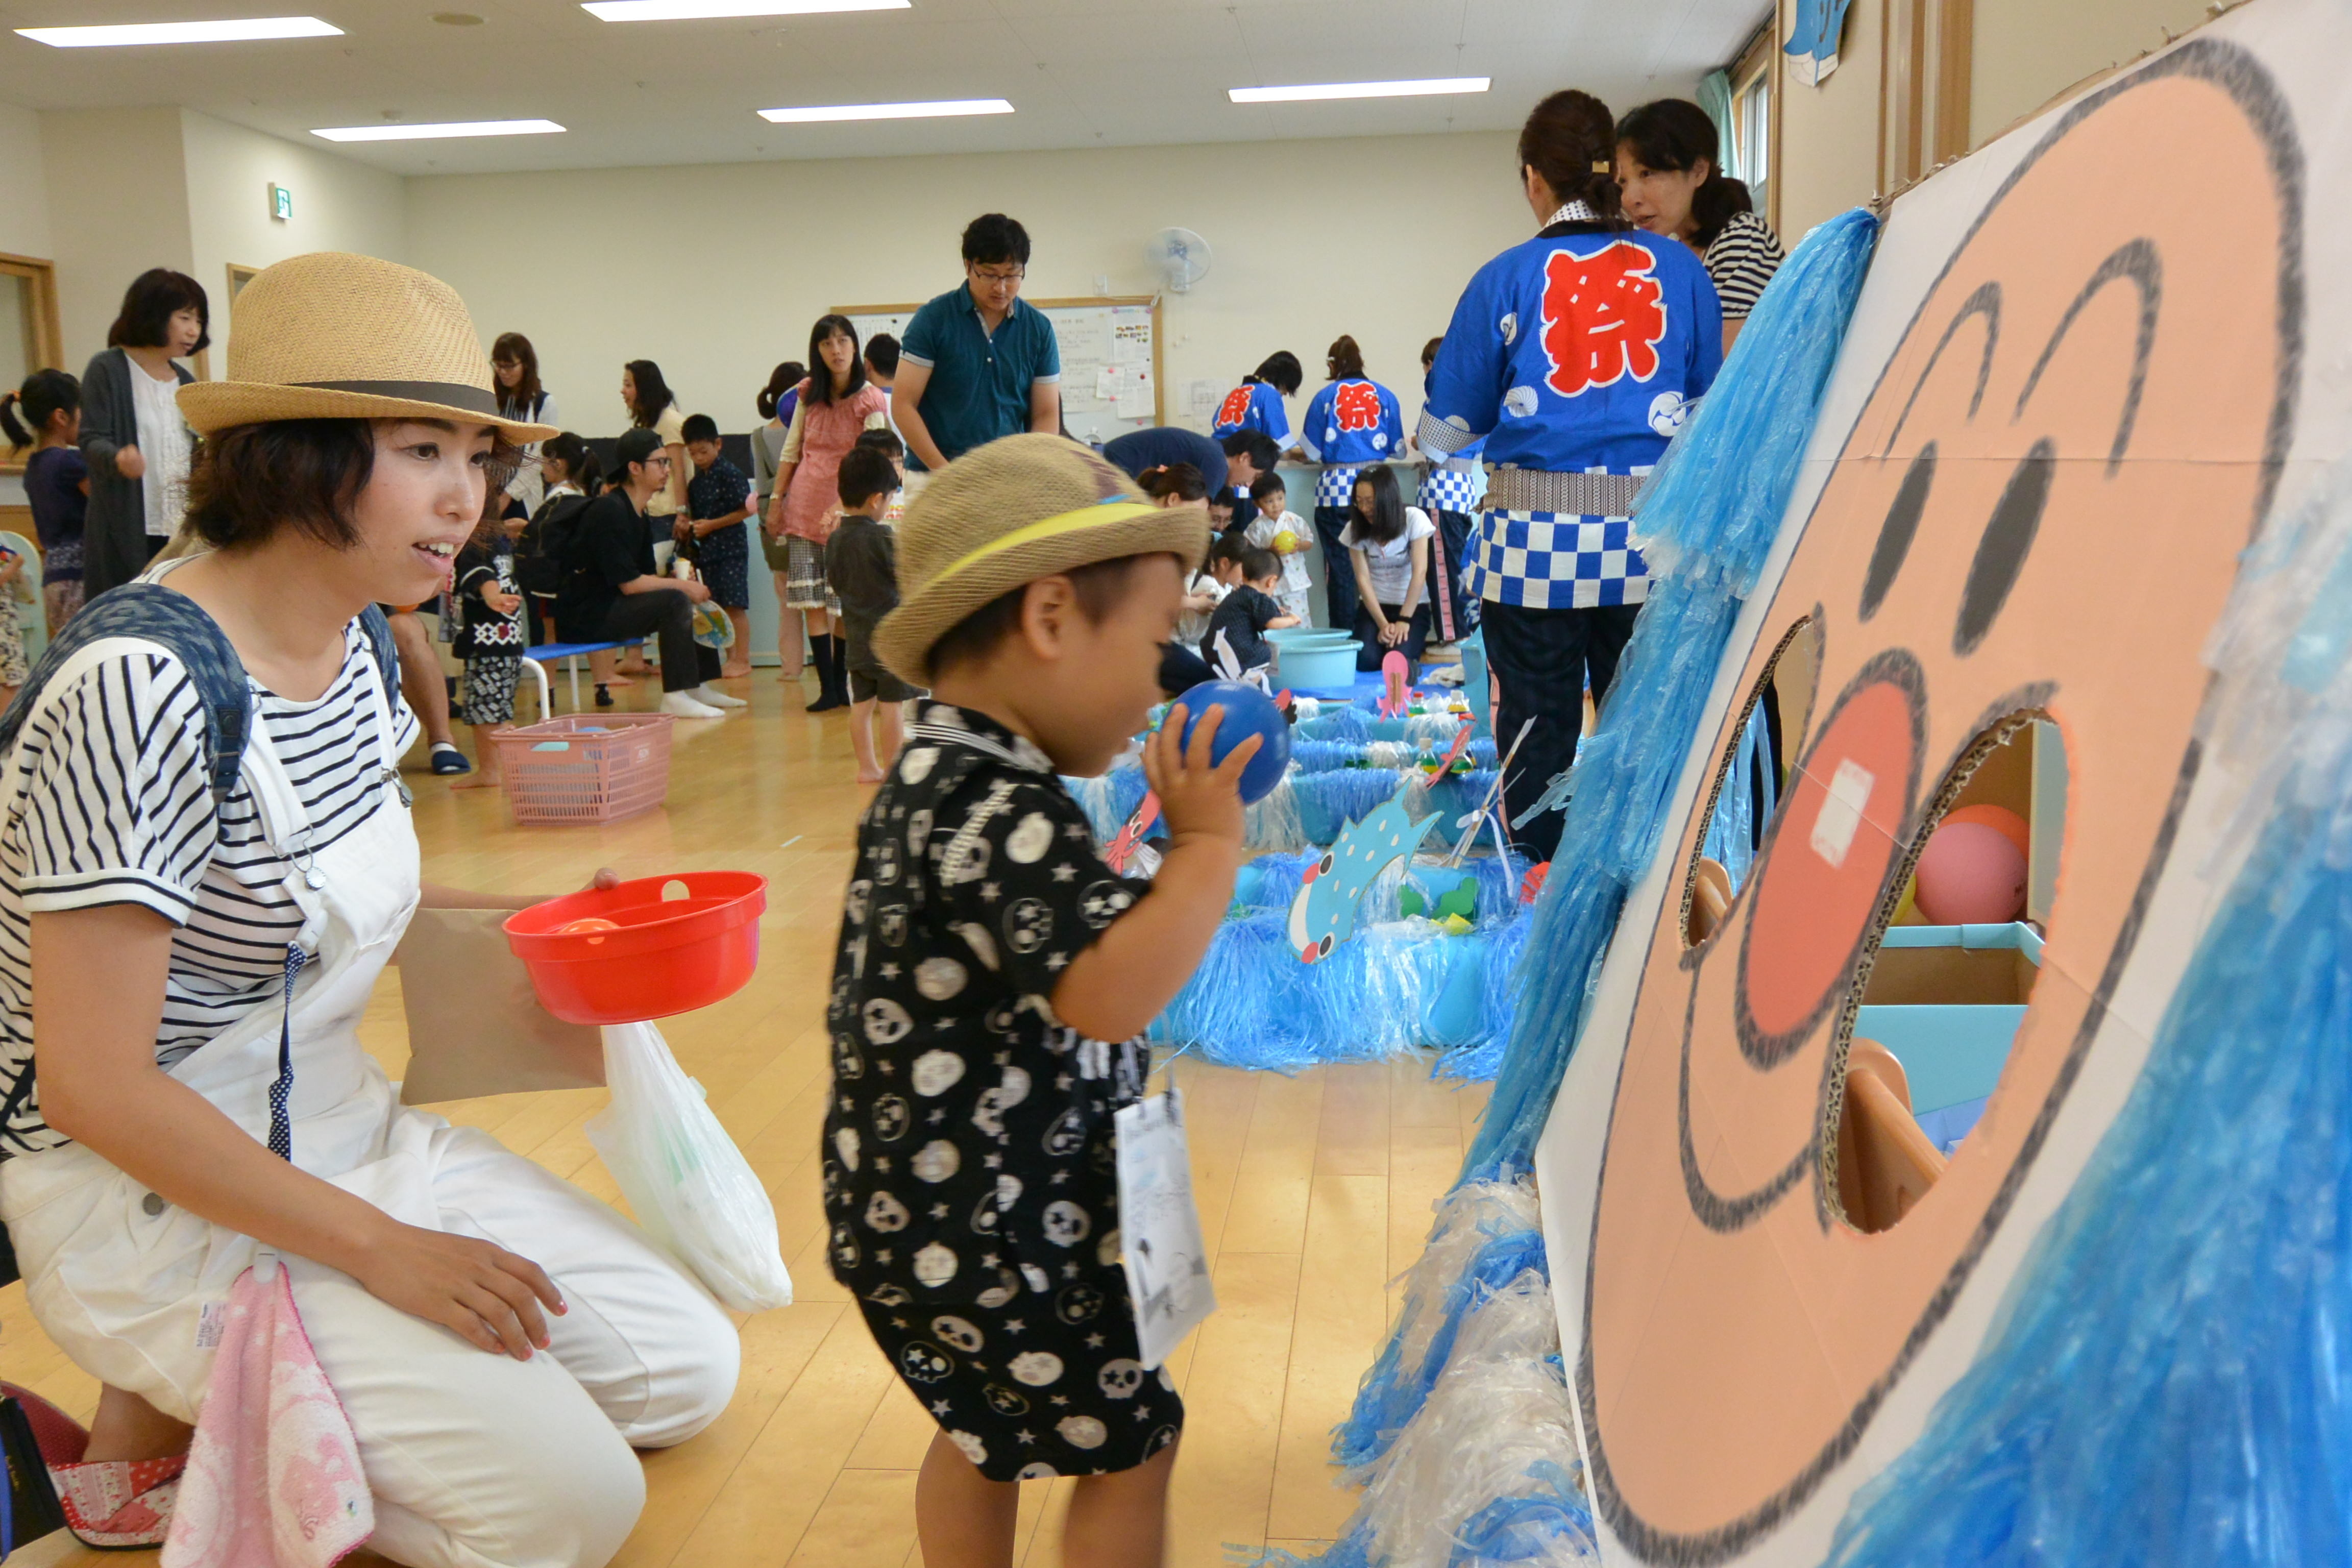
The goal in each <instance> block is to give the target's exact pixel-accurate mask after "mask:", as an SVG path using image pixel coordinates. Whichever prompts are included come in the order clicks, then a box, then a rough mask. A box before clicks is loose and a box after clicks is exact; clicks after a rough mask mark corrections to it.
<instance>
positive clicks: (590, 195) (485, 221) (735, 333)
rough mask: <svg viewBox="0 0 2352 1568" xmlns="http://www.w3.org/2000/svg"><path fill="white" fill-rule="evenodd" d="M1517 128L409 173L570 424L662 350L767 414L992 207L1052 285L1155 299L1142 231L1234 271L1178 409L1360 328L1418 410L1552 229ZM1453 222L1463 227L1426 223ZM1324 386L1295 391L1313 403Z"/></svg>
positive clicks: (1186, 305) (443, 246)
mask: <svg viewBox="0 0 2352 1568" xmlns="http://www.w3.org/2000/svg"><path fill="white" fill-rule="evenodd" d="M1512 174H1513V157H1512V152H1511V139H1510V138H1509V137H1508V136H1505V135H1496V134H1484V133H1482V134H1476V135H1459V136H1416V137H1396V138H1381V139H1368V140H1357V141H1333V142H1285V143H1283V144H1282V147H1281V149H1280V153H1279V156H1278V157H1276V158H1269V157H1268V155H1267V152H1266V150H1265V149H1264V148H1261V147H1256V146H1248V145H1227V146H1194V147H1144V148H1118V149H1106V150H1103V151H1098V152H1071V153H1018V154H985V155H971V156H964V157H929V158H891V159H887V160H886V159H845V160H839V161H832V162H793V163H735V164H724V165H705V166H698V167H689V168H675V169H623V170H611V171H603V172H583V173H560V174H513V175H464V176H438V177H427V178H418V179H411V180H410V181H409V182H408V244H409V256H408V260H409V261H410V263H411V264H412V265H415V266H417V267H421V268H425V270H426V271H428V272H431V273H434V274H435V275H436V276H437V277H440V278H442V279H446V280H447V281H448V282H449V283H451V284H453V285H455V286H456V287H457V289H458V291H459V292H460V293H462V294H463V295H464V296H465V297H466V300H467V304H468V305H469V306H470V307H471V308H472V310H473V314H474V321H475V325H476V326H477V327H478V328H479V329H480V331H481V333H482V335H483V338H484V340H485V342H487V341H488V339H489V338H491V337H493V336H495V335H496V334H497V333H499V332H500V331H520V332H523V333H525V334H526V335H528V336H529V337H530V340H531V342H532V343H533V345H534V346H535V347H536V348H537V349H538V351H539V354H540V363H541V371H542V374H543V375H544V377H545V380H546V382H547V384H548V387H549V390H550V391H551V393H552V394H553V395H554V396H555V397H556V399H557V401H558V403H559V405H561V410H562V416H563V422H564V423H565V424H566V425H568V426H572V427H573V428H575V429H578V430H580V431H581V432H582V433H583V434H587V435H600V434H611V433H613V432H614V431H617V430H618V429H620V428H621V427H622V426H623V425H624V422H625V414H624V412H623V410H622V407H621V404H620V397H619V384H620V377H621V365H622V363H623V362H624V361H626V360H631V359H640V358H642V359H651V360H655V361H656V362H658V363H660V365H661V367H662V371H663V373H664V374H665V375H666V376H667V378H668V380H669V382H670V384H671V385H672V386H673V387H675V388H676V389H677V393H678V397H679V401H680V402H681V403H682V404H683V405H685V406H686V408H687V409H688V411H689V412H698V413H708V414H710V415H712V416H714V417H716V418H717V419H718V420H719V423H720V425H721V426H722V427H723V428H727V429H730V430H741V429H746V428H748V427H749V426H751V424H753V423H754V422H755V420H756V416H755V415H754V413H753V410H752V406H751V405H752V398H753V397H754V395H756V394H757V393H758V392H759V390H760V388H761V386H762V385H763V384H765V383H766V381H767V377H768V373H769V371H770V369H771V368H772V366H773V365H774V364H775V363H778V362H779V361H782V360H786V359H795V360H801V359H805V358H806V357H807V348H808V328H809V324H810V323H811V322H812V321H814V320H815V319H816V318H817V317H818V316H819V315H821V314H823V313H824V311H826V310H831V309H833V308H835V307H836V306H841V305H888V304H898V303H904V302H910V301H915V300H925V299H928V298H929V297H930V296H931V295H933V294H936V293H939V292H940V291H941V290H943V289H950V288H952V287H954V286H955V285H956V284H957V283H958V282H960V281H961V279H962V268H961V261H960V260H959V258H958V252H957V238H958V236H959V235H960V234H961V231H962V228H963V226H964V224H965V223H966V222H968V221H969V220H970V219H971V218H972V217H973V216H977V215H978V214H981V213H983V212H988V211H992V210H1002V211H1004V212H1009V213H1011V214H1012V215H1013V216H1015V217H1018V218H1019V219H1020V220H1021V221H1022V222H1023V224H1024V225H1025V226H1027V227H1028V229H1029V232H1030V235H1031V237H1032V240H1033V243H1034V251H1035V253H1034V257H1033V258H1032V259H1031V262H1030V266H1029V277H1028V282H1027V284H1026V292H1027V294H1028V296H1029V297H1030V298H1032V299H1048V298H1060V297H1066V296H1073V295H1092V294H1095V293H1097V292H1099V291H1101V290H1100V289H1098V288H1097V277H1100V278H1102V279H1105V280H1107V283H1108V292H1110V293H1113V294H1148V293H1150V292H1151V291H1152V290H1153V288H1154V286H1155V283H1156V279H1155V278H1154V277H1153V276H1152V274H1151V272H1150V269H1149V268H1148V267H1147V265H1146V263H1145V262H1144V259H1143V243H1144V240H1145V239H1146V238H1147V237H1149V236H1150V234H1152V233H1153V232H1154V231H1155V230H1158V229H1160V228H1161V227H1164V226H1168V225H1171V224H1178V225H1181V226H1185V227H1187V228H1192V229H1195V230H1197V231H1198V232H1200V233H1201V234H1202V235H1203V236H1204V237H1207V239H1208V240H1209V242H1210V244H1211V246H1212V247H1213V248H1214V251H1215V264H1214V268H1213V271H1212V272H1211V274H1210V276H1209V277H1207V278H1206V279H1202V281H1201V282H1200V283H1198V284H1197V285H1195V286H1194V288H1193V289H1192V292H1191V293H1189V294H1181V295H1171V296H1169V297H1168V300H1167V303H1166V306H1165V310H1164V313H1163V316H1162V331H1163V332H1164V333H1165V335H1166V344H1165V350H1166V363H1165V379H1166V382H1167V391H1168V415H1169V420H1170V422H1171V423H1180V422H1181V423H1191V424H1194V425H1196V426H1202V427H1205V420H1196V419H1192V417H1190V410H1189V408H1187V407H1185V406H1183V405H1182V395H1183V393H1184V390H1185V388H1186V386H1187V384H1189V383H1190V382H1192V380H1194V379H1202V380H1210V381H1214V382H1215V383H1216V384H1218V386H1219V388H1220V390H1222V389H1223V388H1224V387H1226V386H1230V385H1231V384H1233V383H1234V381H1235V380H1237V379H1239V377H1240V376H1241V375H1242V374H1244V372H1246V371H1248V370H1249V369H1251V368H1252V367H1253V366H1255V364H1256V363H1257V362H1258V361H1259V360H1260V359H1262V358H1264V357H1265V355H1266V354H1267V353H1270V352H1272V351H1273V350H1275V349H1277V348H1287V349H1289V350H1290V351H1291V352H1292V353H1296V354H1297V355H1298V356H1299V358H1300V359H1301V360H1302V361H1303V362H1305V363H1306V364H1307V368H1308V374H1309V377H1310V382H1309V388H1308V390H1310V391H1311V390H1312V384H1313V381H1314V380H1316V379H1319V377H1320V374H1321V363H1322V355H1323V351H1324V349H1325V347H1326V346H1327V345H1328V343H1329V342H1330V341H1331V340H1332V339H1333V338H1335V337H1337V336H1338V335H1339V334H1340V333H1341V332H1350V333H1353V334H1354V335H1355V337H1356V340H1357V341H1358V342H1360V343H1361V344H1362V345H1363V349H1364V358H1365V363H1366V366H1367V368H1368V369H1369V371H1370V374H1372V375H1373V376H1374V377H1375V378H1376V379H1378V380H1381V381H1382V382H1385V383H1387V384H1390V385H1391V386H1393V387H1394V388H1395V389H1396V390H1397V392H1398V394H1399V395H1400V396H1401V397H1402V399H1403V400H1404V403H1405V406H1406V409H1407V417H1408V418H1410V417H1412V410H1413V409H1414V408H1416V407H1417V405H1419V402H1420V387H1421V360H1420V354H1421V345H1422V344H1423V342H1425V341H1427V340H1428V339H1429V338H1431V337H1433V336H1434V335H1436V334H1437V333H1438V332H1441V331H1444V327H1445V323H1446V321H1447V318H1448V317H1449V316H1450V315H1451V314H1452V311H1453V308H1454V300H1455V299H1456V298H1457V297H1458V296H1459V294H1460V293H1461V290H1462V288H1463V286H1464V285H1465V283H1466V282H1468V280H1469V278H1470V275H1471V273H1472V272H1473V271H1475V269H1476V268H1477V267H1478V266H1479V264H1480V263H1482V262H1484V261H1485V260H1486V258H1488V257H1490V256H1492V255H1494V254H1495V253H1496V251H1498V250H1500V249H1502V248H1503V247H1506V246H1507V245H1510V244H1511V243H1513V242H1514V241H1516V240H1518V239H1521V238H1524V237H1526V236H1527V235H1528V232H1529V229H1530V224H1529V219H1528V212H1527V208H1526V205H1525V204H1524V203H1523V202H1522V200H1521V199H1520V197H1519V195H1518V193H1517V183H1516V181H1515V180H1514V179H1513V178H1512ZM1431 214H1443V215H1444V219H1443V221H1432V220H1431V219H1430V217H1429V216H1428V215H1431ZM1300 407H1303V401H1300V402H1298V403H1296V404H1295V405H1294V409H1293V413H1294V416H1295V415H1296V413H1297V411H1298V409H1299V408H1300Z"/></svg>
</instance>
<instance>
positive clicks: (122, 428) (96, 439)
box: [81, 267, 212, 599]
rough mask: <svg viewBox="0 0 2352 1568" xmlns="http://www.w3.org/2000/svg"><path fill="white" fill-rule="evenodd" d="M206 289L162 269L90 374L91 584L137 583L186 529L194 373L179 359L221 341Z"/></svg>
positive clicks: (85, 448)
mask: <svg viewBox="0 0 2352 1568" xmlns="http://www.w3.org/2000/svg"><path fill="white" fill-rule="evenodd" d="M211 313H212V312H211V308H210V306H209V305H208V303H207V302H206V300H205V289H204V285H203V284H201V283H198V282H197V281H196V280H195V279H193V278H191V277H189V276H188V275H187V274H186V273H184V272H173V271H172V270H170V269H169V268H162V267H158V268H152V269H151V270H149V271H146V272H142V273H141V274H140V275H139V277H138V279H137V280H136V281H134V282H133V283H132V284H131V288H130V290H129V291H128V292H127V293H125V294H124V295H123V296H122V313H121V315H119V316H117V317H116V318H115V321H114V325H113V326H111V327H110V328H108V329H107V333H106V342H107V346H106V348H105V349H104V350H102V351H101V352H100V353H99V354H98V355H97V356H96V357H95V358H93V359H92V360H91V361H90V362H89V369H88V370H85V371H84V372H82V377H81V450H82V456H83V458H85V459H86V460H87V461H88V462H89V524H88V529H87V532H86V536H85V537H86V539H87V547H86V552H85V564H84V566H83V589H84V593H85V594H86V595H87V596H88V597H89V598H92V599H95V598H97V597H98V596H99V595H100V594H103V593H105V592H106V591H107V590H108V589H109V588H113V587H118V586H120V585H121V584H124V583H128V582H130V581H131V579H132V578H134V577H136V576H138V575H139V574H140V573H142V572H144V571H145V570H146V569H147V563H148V562H149V560H151V559H152V557H153V556H154V554H155V552H157V551H159V550H161V549H162V548H163V546H164V545H165V544H166V543H168V542H170V540H171V537H172V533H173V530H175V529H176V528H178V527H179V523H180V510H181V506H182V500H183V496H184V492H185V490H186V488H187V481H188V468H189V464H190V461H191V459H192V458H193V457H194V447H195V438H194V437H193V436H191V435H190V434H189V433H188V427H187V426H185V425H184V424H183V423H182V422H181V420H180V413H179V405H178V401H177V394H178V392H179V390H180V388H181V387H182V386H183V385H184V384H187V383H189V382H191V381H194V379H195V377H194V375H193V374H190V373H189V372H188V370H187V368H186V367H185V366H184V365H180V364H175V363H173V361H175V360H178V359H181V358H184V357H185V356H186V355H189V354H193V353H196V352H197V351H198V350H200V349H202V348H204V347H205V345H206V344H207V343H209V342H211V341H212V339H211V335H210V332H209V328H210V325H211Z"/></svg>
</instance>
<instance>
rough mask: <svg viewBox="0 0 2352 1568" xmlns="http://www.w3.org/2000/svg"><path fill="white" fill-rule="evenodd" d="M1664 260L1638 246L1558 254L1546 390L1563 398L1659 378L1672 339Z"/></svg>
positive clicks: (1546, 329)
mask: <svg viewBox="0 0 2352 1568" xmlns="http://www.w3.org/2000/svg"><path fill="white" fill-rule="evenodd" d="M1656 264H1657V261H1656V258H1654V257H1653V256H1652V255H1651V254H1650V253H1649V252H1648V251H1647V250H1644V249H1643V247H1640V246H1638V245H1635V244H1633V242H1632V241H1631V240H1623V239H1621V240H1618V241H1616V242H1615V243H1614V244H1612V245H1609V246H1607V247H1603V248H1602V249H1600V250H1597V251H1595V252H1593V253H1592V254H1591V256H1577V255H1574V254H1572V253H1570V252H1569V251H1565V250H1555V251H1553V252H1552V254H1551V257H1550V258H1549V260H1547V261H1546V262H1545V264H1544V296H1543V347H1544V354H1545V356H1546V357H1547V358H1549V360H1550V361H1551V367H1552V368H1551V374H1549V375H1548V376H1546V377H1545V378H1544V380H1545V384H1547V385H1549V387H1550V388H1551V389H1552V390H1553V391H1554V392H1557V393H1559V395H1561V396H1562V397H1574V396H1576V395H1578V394H1580V393H1581V392H1583V391H1584V390H1585V389H1586V388H1587V387H1591V386H1608V385H1610V384H1613V383H1614V382H1616V381H1618V380H1620V379H1621V378H1622V377H1624V376H1628V375H1630V376H1632V377H1633V379H1634V380H1635V381H1647V380H1649V379H1650V378H1651V377H1652V376H1654V375H1655V374H1658V343H1659V342H1660V340H1662V339H1663V338H1664V337H1665V335H1666V306H1665V300H1664V291H1663V290H1661V289H1660V288H1659V287H1658V279H1657V278H1656V277H1655V276H1654V274H1653V273H1652V271H1651V268H1653V267H1654V266H1656Z"/></svg>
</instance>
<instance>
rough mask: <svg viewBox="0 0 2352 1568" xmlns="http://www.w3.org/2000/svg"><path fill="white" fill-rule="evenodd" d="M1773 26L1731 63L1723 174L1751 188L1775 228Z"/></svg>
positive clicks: (1776, 52)
mask: <svg viewBox="0 0 2352 1568" xmlns="http://www.w3.org/2000/svg"><path fill="white" fill-rule="evenodd" d="M1772 37H1773V34H1772V27H1771V26H1770V24H1769V23H1768V24H1766V25H1765V26H1762V27H1760V28H1759V29H1758V30H1757V33H1756V36H1755V37H1752V38H1750V39H1748V44H1747V46H1746V47H1744V48H1742V49H1741V50H1740V51H1739V58H1738V59H1737V60H1735V61H1733V62H1732V65H1731V68H1730V70H1729V72H1728V74H1729V76H1730V78H1731V134H1730V137H1729V139H1728V144H1727V146H1726V147H1725V148H1724V165H1725V167H1724V171H1723V172H1724V173H1725V174H1729V175H1730V176H1731V177H1732V178H1733V179H1736V180H1744V181H1746V182H1747V184H1748V195H1750V196H1751V197H1752V198H1754V200H1755V203H1756V210H1757V212H1758V213H1759V214H1761V215H1762V216H1764V218H1765V220H1766V221H1767V222H1769V223H1771V224H1772V225H1773V226H1774V227H1775V228H1778V227H1779V226H1780V220H1779V216H1778V215H1777V214H1775V213H1774V212H1773V211H1772V186H1773V183H1774V182H1773V179H1772V156H1773V145H1772V142H1773V138H1772V108H1773V105H1772V89H1773V70H1774V68H1775V66H1776V64H1777V62H1778V61H1779V59H1780V50H1778V49H1777V48H1775V47H1773V43H1772Z"/></svg>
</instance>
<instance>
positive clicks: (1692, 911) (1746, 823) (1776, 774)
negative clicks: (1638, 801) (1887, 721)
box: [1683, 616, 1822, 947]
mask: <svg viewBox="0 0 2352 1568" xmlns="http://www.w3.org/2000/svg"><path fill="white" fill-rule="evenodd" d="M1821 668H1822V635H1821V628H1820V627H1819V626H1815V625H1814V624H1813V620H1812V617H1811V616H1807V617H1805V618H1804V619H1803V620H1801V621H1799V622H1798V623H1797V624H1796V625H1794V626H1790V628H1789V629H1788V630H1787V631H1786V632H1784V633H1783V634H1781V637H1780V646H1779V647H1776V648H1774V649H1773V650H1772V657H1771V658H1770V659H1769V660H1768V661H1766V663H1765V666H1764V672H1763V674H1761V675H1759V676H1758V677H1757V679H1756V684H1755V685H1754V686H1753V687H1750V688H1749V689H1748V700H1747V701H1746V702H1744V703H1743V704H1741V706H1740V717H1739V718H1738V721H1737V722H1736V723H1734V724H1733V726H1732V729H1731V739H1730V741H1729V742H1728V743H1727V745H1726V746H1725V747H1724V752H1723V755H1722V757H1721V758H1720V759H1719V760H1718V761H1717V763H1716V768H1715V782H1714V784H1713V785H1712V787H1710V788H1709V789H1708V791H1707V795H1706V828H1705V830H1703V831H1702V832H1701V833H1700V834H1699V836H1698V842H1697V844H1696V847H1694V849H1693V851H1692V855H1691V861H1690V865H1689V867H1688V868H1686V869H1685V873H1684V877H1683V945H1685V947H1696V946H1698V945H1699V944H1700V943H1701V942H1705V941H1706V940H1707V938H1709V937H1711V936H1713V935H1714V934H1715V932H1716V931H1717V928H1718V927H1719V926H1721V925H1722V923H1723V921H1724V920H1725V919H1726V918H1727V916H1728V915H1729V913H1730V909H1731V903H1732V900H1734V899H1736V898H1738V896H1739V889H1740V887H1741V885H1742V884H1743V883H1744V882H1745V881H1746V879H1747V874H1748V869H1749V868H1750V867H1751V866H1752V865H1753V863H1754V859H1755V856H1756V853H1757V851H1758V850H1759V849H1760V848H1761V847H1763V843H1764V838H1765V834H1766V832H1767V831H1768V830H1769V828H1770V826H1771V824H1772V819H1773V817H1774V816H1775V815H1776V814H1777V813H1778V811H1779V809H1780V800H1781V797H1782V796H1783V795H1786V794H1787V793H1788V787H1789V784H1790V774H1791V773H1792V772H1793V771H1794V769H1795V767H1796V763H1797V758H1798V757H1799V756H1800V755H1801V754H1802V752H1803V750H1804V744H1805V731H1806V727H1807V725H1808V724H1810V723H1811V721H1812V712H1813V696H1814V689H1815V688H1816V687H1817V686H1818V685H1819V684H1820V680H1821ZM1734 791H1736V792H1738V794H1737V795H1734V794H1732V793H1731V792H1734ZM1718 829H1719V830H1718Z"/></svg>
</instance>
